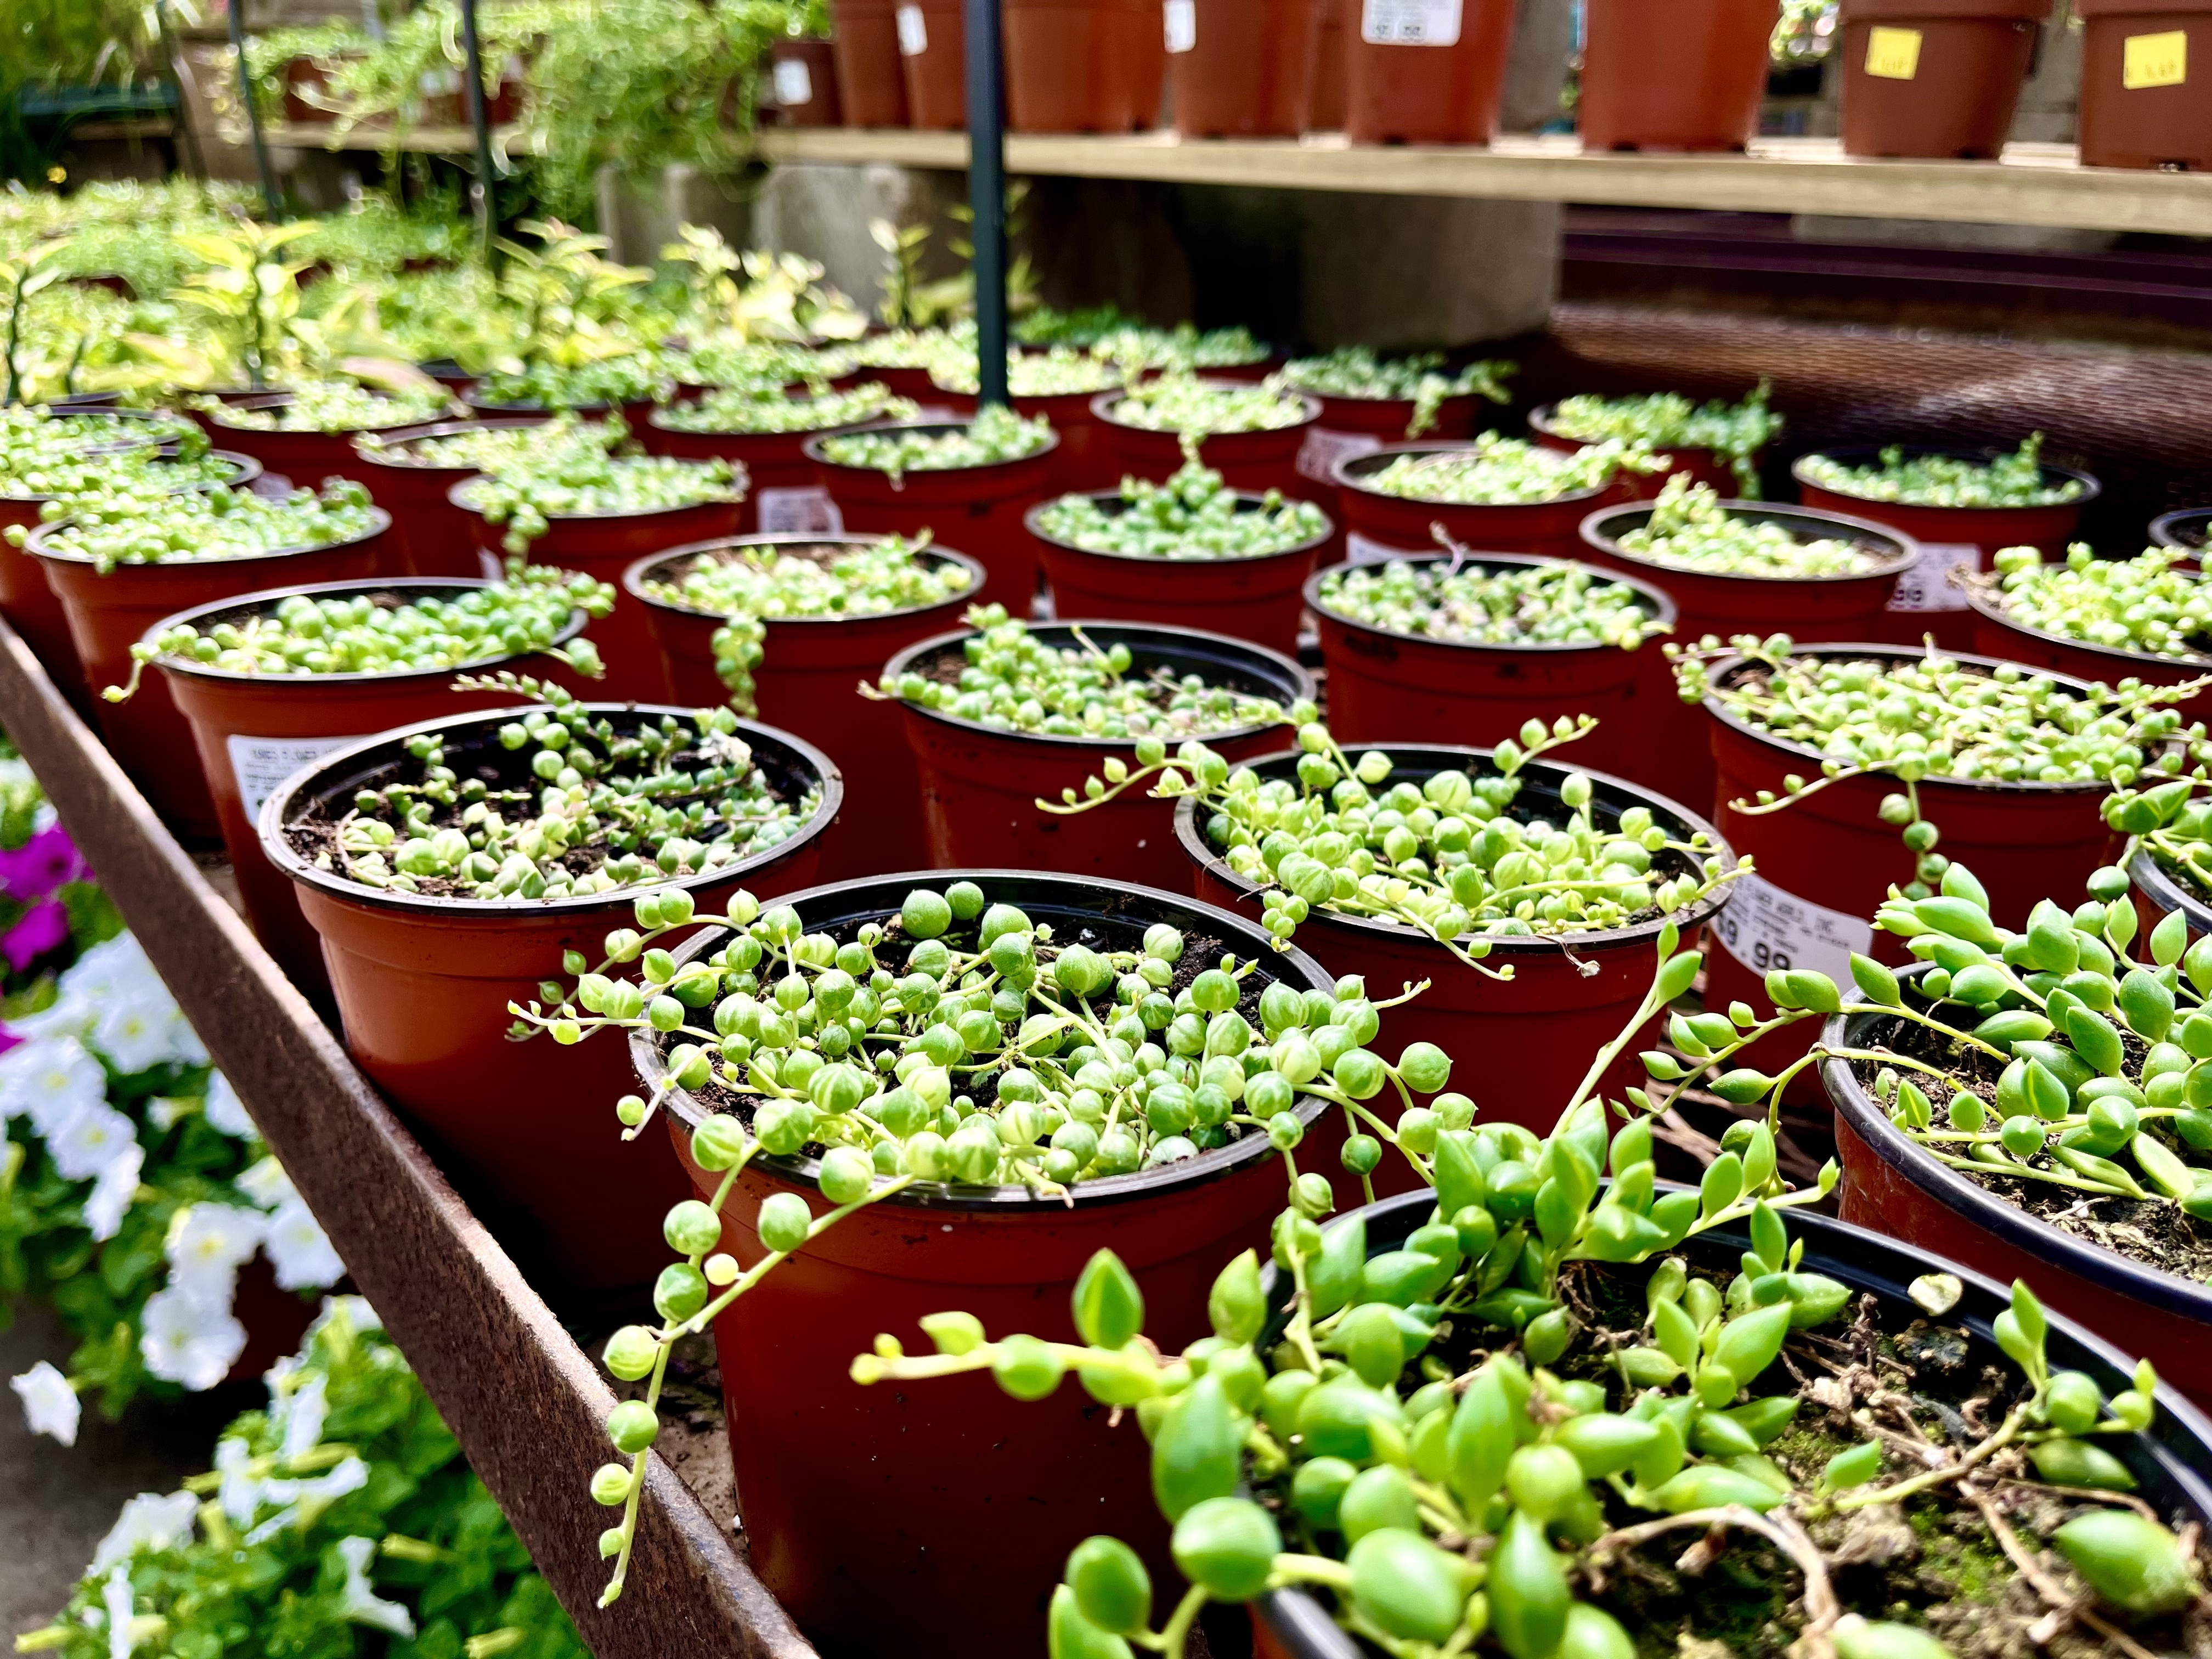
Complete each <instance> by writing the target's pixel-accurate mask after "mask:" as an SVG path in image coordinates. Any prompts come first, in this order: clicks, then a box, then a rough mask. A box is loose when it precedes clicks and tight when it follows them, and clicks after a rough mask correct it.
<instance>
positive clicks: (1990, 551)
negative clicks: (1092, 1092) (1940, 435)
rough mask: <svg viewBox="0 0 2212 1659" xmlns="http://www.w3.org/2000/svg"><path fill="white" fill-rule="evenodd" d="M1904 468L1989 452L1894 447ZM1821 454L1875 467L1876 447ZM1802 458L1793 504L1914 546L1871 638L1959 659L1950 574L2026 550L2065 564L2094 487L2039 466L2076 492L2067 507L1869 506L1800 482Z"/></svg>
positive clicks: (1963, 618)
mask: <svg viewBox="0 0 2212 1659" xmlns="http://www.w3.org/2000/svg"><path fill="white" fill-rule="evenodd" d="M1898 447H1899V448H1901V449H1903V450H1904V452H1905V458H1906V459H1908V460H1909V459H1911V458H1913V457H1914V456H1917V455H1955V456H1958V457H1960V459H1968V460H1975V461H1985V460H1988V459H1990V455H1991V453H1993V452H1991V451H1987V450H1984V451H1980V452H1969V451H1966V450H1955V449H1941V448H1936V447H1930V446H1929V445H1924V444H1903V445H1899V446H1898ZM1820 453H1823V454H1825V455H1826V456H1827V457H1828V458H1829V459H1832V460H1835V461H1840V462H1841V463H1843V464H1844V465H1846V466H1854V467H1857V466H1871V465H1875V464H1876V463H1877V462H1878V461H1879V460H1880V459H1881V449H1880V448H1879V447H1865V448H1857V449H1829V450H1823V451H1822V452H1820ZM1807 459H1810V458H1809V457H1808V458H1801V459H1799V460H1798V461H1797V462H1796V464H1795V465H1792V466H1791V468H1790V477H1793V478H1795V479H1796V481H1797V497H1798V499H1799V500H1800V501H1802V502H1803V503H1804V504H1805V505H1806V506H1807V507H1818V508H1820V510H1821V511H1823V512H1826V513H1850V514H1852V515H1854V516H1856V517H1858V518H1862V519H1871V520H1874V521H1875V523H1876V524H1879V525H1887V526H1889V528H1891V529H1892V530H1895V531H1899V532H1902V533H1903V534H1904V535H1905V536H1908V537H1910V538H1911V539H1912V540H1914V541H1916V542H1917V543H1919V544H1920V548H1921V556H1920V563H1919V564H1918V565H1917V567H1916V568H1914V569H1913V570H1912V571H1911V573H1910V574H1907V575H1906V576H1905V577H1904V578H1902V579H1901V580H1899V583H1898V591H1897V592H1896V594H1895V595H1894V596H1893V599H1892V601H1891V605H1892V609H1891V611H1890V614H1889V616H1888V617H1887V621H1886V623H1885V625H1884V628H1883V631H1882V633H1881V635H1879V636H1878V637H1881V638H1883V639H1887V640H1892V641H1896V642H1897V643H1899V644H1901V645H1912V644H1917V643H1918V642H1919V641H1920V638H1921V636H1922V635H1923V634H1930V633H1932V634H1934V635H1936V642H1937V643H1938V644H1939V645H1941V646H1942V647H1944V648H1945V649H1946V650H1952V651H1963V650H1965V649H1966V647H1968V646H1969V645H1970V644H1971V643H1972V641H1973V637H1974V626H1973V617H1972V613H1971V612H1970V611H1969V610H1968V609H1967V605H1966V590H1965V589H1964V588H1962V587H1960V586H1957V585H1956V584H1955V583H1954V582H1952V581H1951V580H1949V573H1950V572H1951V571H1952V570H1954V569H1957V570H1987V569H1989V568H1990V566H1991V564H1992V562H1994V560H1995V559H1996V553H1997V550H1998V549H2000V548H2005V547H2033V548H2035V549H2037V550H2039V551H2040V552H2041V553H2042V555H2043V556H2044V557H2045V558H2046V559H2062V558H2063V557H2065V556H2066V546H2067V544H2068V543H2069V542H2070V541H2072V540H2073V538H2074V532H2075V530H2076V529H2077V528H2078V527H2079V526H2080V524H2081V509H2082V508H2083V507H2087V505H2088V504H2089V503H2090V502H2091V501H2094V500H2096V499H2097V495H2098V493H2099V491H2098V484H2097V481H2096V479H2094V478H2093V477H2090V476H2089V474H2087V472H2081V471H2075V469H2074V468H2072V467H2067V466H2054V465H2051V464H2050V463H2048V462H2045V464H2044V468H2043V480H2044V483H2045V485H2047V486H2056V485H2058V484H2060V483H2064V482H2065V481H2066V480H2068V479H2069V478H2070V479H2073V480H2075V481H2076V482H2078V483H2080V484H2081V487H2082V488H2081V494H2080V495H2077V496H2076V497H2075V499H2074V500H2072V501H2059V502H2057V503H2055V504H2054V505H2052V506H2050V507H1921V506H1917V505H1916V504H1914V503H1912V502H1910V501H1869V500H1868V499H1867V498H1866V497H1865V496H1863V495H1845V494H1844V493H1843V492H1842V491H1841V490H1835V489H1823V488H1822V487H1821V486H1820V485H1819V484H1817V483H1814V482H1812V481H1811V480H1810V479H1809V478H1808V477H1806V475H1805V463H1806V460H1807Z"/></svg>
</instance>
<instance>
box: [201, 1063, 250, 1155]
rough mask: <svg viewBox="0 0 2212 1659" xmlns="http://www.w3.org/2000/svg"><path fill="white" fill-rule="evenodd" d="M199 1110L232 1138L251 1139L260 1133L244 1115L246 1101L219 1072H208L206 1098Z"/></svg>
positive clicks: (212, 1123) (211, 1122) (248, 1117)
mask: <svg viewBox="0 0 2212 1659" xmlns="http://www.w3.org/2000/svg"><path fill="white" fill-rule="evenodd" d="M200 1112H201V1115H203V1116H204V1117H205V1118H206V1119H207V1121H209V1123H210V1124H211V1125H213V1126H214V1127H216V1128H217V1129H220V1130H222V1133H225V1134H227V1135H228V1136H229V1137H230V1138H231V1139H234V1140H251V1139H253V1138H254V1137H255V1136H257V1135H258V1134H259V1133H261V1131H260V1130H258V1129H257V1128H255V1127H253V1120H252V1118H251V1117H250V1116H248V1115H246V1103H245V1102H244V1101H242V1100H240V1098H239V1097H238V1091H237V1090H235V1089H234V1088H232V1087H231V1086H230V1079H228V1078H227V1077H225V1076H224V1075H223V1074H222V1073H221V1072H213V1073H210V1074H209V1076H208V1085H207V1099H206V1100H205V1101H204V1102H203V1103H201V1106H200Z"/></svg>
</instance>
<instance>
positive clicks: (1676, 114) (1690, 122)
mask: <svg viewBox="0 0 2212 1659" xmlns="http://www.w3.org/2000/svg"><path fill="white" fill-rule="evenodd" d="M1777 10H1778V8H1777V7H1776V5H1775V0H1689V3H1687V4H1678V5H1670V6H1666V7H1658V6H1650V5H1641V4H1638V0H1589V7H1588V9H1586V10H1585V11H1584V13H1583V73H1582V83H1581V94H1580V96H1579V97H1578V98H1577V100H1576V105H1575V125H1577V127H1578V128H1579V129H1580V130H1581V131H1582V136H1583V149H1584V150H1585V151H1592V150H1613V149H1660V150H1706V149H1742V148H1743V147H1744V146H1745V145H1746V144H1747V143H1750V142H1751V135H1752V134H1753V133H1754V132H1756V131H1758V130H1759V99H1760V98H1761V97H1763V96H1764V95H1765V92H1766V56H1767V40H1768V37H1769V36H1771V34H1772V33H1774V20H1775V15H1776V13H1777Z"/></svg>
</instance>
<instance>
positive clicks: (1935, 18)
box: [1840, 0, 2086, 161]
mask: <svg viewBox="0 0 2212 1659" xmlns="http://www.w3.org/2000/svg"><path fill="white" fill-rule="evenodd" d="M2049 15H2051V0H1844V8H1843V11H1842V14H1841V21H1842V23H1843V26H1844V29H1843V32H1844V39H1843V45H1842V48H1841V53H1840V55H1841V57H1842V58H1843V60H1844V92H1843V115H1842V129H1843V137H1844V155H1899V156H1919V157H1923V158H1928V159H1932V160H1938V161H1941V160H1946V159H1948V158H1950V157H1953V156H1969V157H1975V158H1980V159H1994V158H1995V157H1996V156H1997V155H2000V154H2001V153H2002V151H2003V149H2004V145H2005V134H2006V133H2007V132H2008V131H2010V129H2011V127H2012V118H2013V112H2014V110H2015V109H2016V108H2017V107H2018V106H2019V104H2020V89H2021V83H2022V82H2024V81H2026V80H2027V70H2028V64H2029V63H2030V61H2031V60H2032V59H2033V57H2034V55H2035V36H2036V30H2037V28H2038V27H2039V25H2040V24H2041V23H2042V21H2043V20H2044V19H2045V18H2046V17H2048V16H2049ZM2085 84H2086V83H2085Z"/></svg>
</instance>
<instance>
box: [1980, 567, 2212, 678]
mask: <svg viewBox="0 0 2212 1659" xmlns="http://www.w3.org/2000/svg"><path fill="white" fill-rule="evenodd" d="M1966 603H1967V604H1968V605H1972V607H1973V608H1974V612H1975V614H1976V615H1978V616H1979V617H1983V618H1984V619H1985V620H1987V621H1990V622H1992V623H1996V625H1997V626H1998V627H2000V628H2002V629H2006V630H2008V632H2011V633H2015V634H2020V635H2025V636H2026V637H2027V638H2028V639H2031V640H2039V641H2042V642H2043V643H2045V644H2046V645H2056V646H2060V647H2064V648H2065V649H2066V650H2069V651H2082V652H2087V653H2088V654H2089V655H2091V656H2093V657H2101V658H2103V659H2105V660H2106V661H2107V662H2109V663H2111V664H2112V666H2113V667H2115V668H2117V669H2119V670H2121V671H2123V672H2126V673H2133V674H2140V673H2141V672H2142V670H2144V669H2146V668H2168V669H2172V670H2174V671H2177V672H2179V673H2188V672H2190V671H2191V670H2194V671H2197V672H2198V673H2212V653H2198V654H2197V655H2196V656H2194V657H2158V656H2153V655H2152V654H2151V653H2149V652H2148V651H2124V650H2122V649H2121V648H2120V647H2118V646H2116V645H2097V644H2094V643H2093V642H2092V641H2088V640H2074V639H2069V638H2067V636H2066V635H2063V634H2054V633H2052V632H2051V630H2050V629H2047V628H2031V627H2029V626H2028V625H2027V623H2024V622H2021V621H2019V620H2018V619H2016V618H2015V617H2013V616H2012V615H2011V613H2010V612H2008V611H2007V610H2006V609H2005V603H2004V596H2003V592H2002V590H2001V589H2000V588H1999V587H1998V586H1996V583H1994V582H1989V583H1984V582H1979V581H1976V582H1970V583H1968V584H1967V585H1966ZM2021 666H2022V667H2026V666H2027V665H2026V664H2025V663H2023V664H2022V665H2021Z"/></svg>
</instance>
